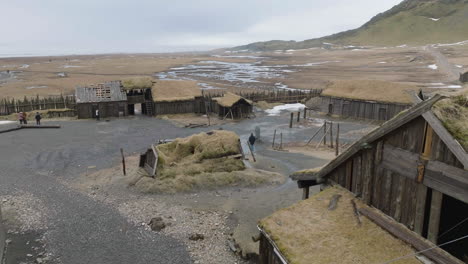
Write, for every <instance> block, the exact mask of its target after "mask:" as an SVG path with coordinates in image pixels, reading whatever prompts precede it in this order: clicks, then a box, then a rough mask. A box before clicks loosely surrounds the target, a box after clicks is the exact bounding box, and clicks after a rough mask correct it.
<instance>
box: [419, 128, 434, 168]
mask: <svg viewBox="0 0 468 264" xmlns="http://www.w3.org/2000/svg"><path fill="white" fill-rule="evenodd" d="M424 130H425V132H424V147H423V151H422V155H421V156H422V158H423V159H425V160H429V159H430V158H431V155H432V141H433V139H434V130H433V129H432V127H431V126H430V125H428V123H427V122H426V126H425V129H424Z"/></svg>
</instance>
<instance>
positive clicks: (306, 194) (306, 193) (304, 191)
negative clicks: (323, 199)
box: [302, 187, 310, 200]
mask: <svg viewBox="0 0 468 264" xmlns="http://www.w3.org/2000/svg"><path fill="white" fill-rule="evenodd" d="M309 190H310V187H305V188H302V200H307V199H309Z"/></svg>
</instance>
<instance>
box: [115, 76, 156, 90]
mask: <svg viewBox="0 0 468 264" xmlns="http://www.w3.org/2000/svg"><path fill="white" fill-rule="evenodd" d="M122 86H123V87H124V89H126V90H132V89H149V88H151V87H152V86H153V78H151V77H133V78H127V79H123V80H122Z"/></svg>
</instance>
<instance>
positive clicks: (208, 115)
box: [205, 101, 211, 126]
mask: <svg viewBox="0 0 468 264" xmlns="http://www.w3.org/2000/svg"><path fill="white" fill-rule="evenodd" d="M205 113H206V118H208V126H211V122H210V113H208V105H207V104H206V101H205Z"/></svg>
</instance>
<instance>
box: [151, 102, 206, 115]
mask: <svg viewBox="0 0 468 264" xmlns="http://www.w3.org/2000/svg"><path fill="white" fill-rule="evenodd" d="M154 109H155V114H156V115H167V114H186V113H202V111H203V112H204V111H205V109H204V107H201V106H200V103H199V102H198V101H197V100H188V101H176V102H156V103H154ZM202 109H203V110H202Z"/></svg>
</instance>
